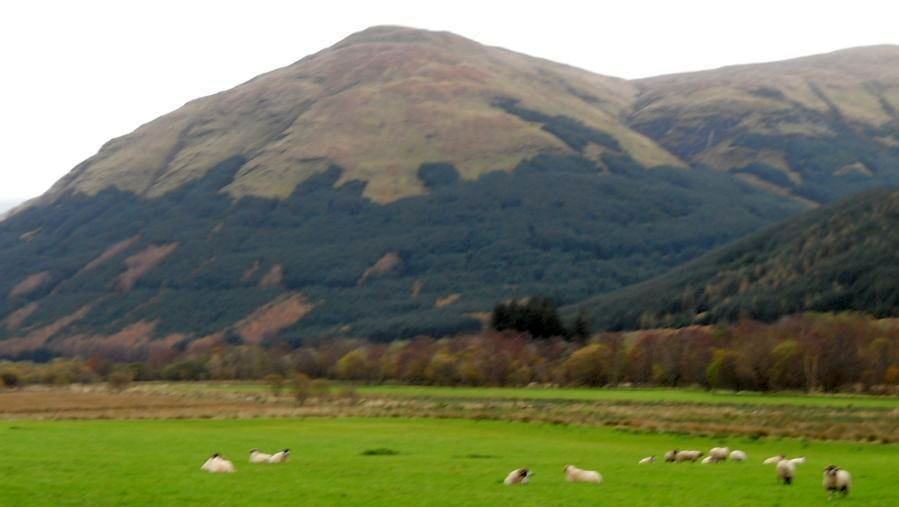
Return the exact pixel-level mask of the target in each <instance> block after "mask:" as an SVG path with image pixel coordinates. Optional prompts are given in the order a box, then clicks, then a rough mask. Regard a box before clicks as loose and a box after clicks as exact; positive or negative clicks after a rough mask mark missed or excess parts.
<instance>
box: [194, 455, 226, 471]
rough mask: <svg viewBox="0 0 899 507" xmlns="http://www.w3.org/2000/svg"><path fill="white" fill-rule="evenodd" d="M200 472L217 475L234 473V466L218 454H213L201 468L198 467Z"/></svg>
mask: <svg viewBox="0 0 899 507" xmlns="http://www.w3.org/2000/svg"><path fill="white" fill-rule="evenodd" d="M200 470H205V471H207V472H209V473H212V474H217V473H228V474H230V473H233V472H234V464H233V463H231V462H230V461H228V460H226V459H225V458H223V457H222V456H221V455H219V453H215V454H213V455H212V456H210V457H209V459H207V460H206V462H205V463H203V466H201V467H200Z"/></svg>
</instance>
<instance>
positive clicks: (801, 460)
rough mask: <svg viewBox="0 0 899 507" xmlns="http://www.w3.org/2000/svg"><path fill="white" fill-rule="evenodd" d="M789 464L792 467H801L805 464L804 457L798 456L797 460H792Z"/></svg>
mask: <svg viewBox="0 0 899 507" xmlns="http://www.w3.org/2000/svg"><path fill="white" fill-rule="evenodd" d="M790 463H792V464H794V465H802V464H805V456H800V457H798V458H793V459H791V460H790Z"/></svg>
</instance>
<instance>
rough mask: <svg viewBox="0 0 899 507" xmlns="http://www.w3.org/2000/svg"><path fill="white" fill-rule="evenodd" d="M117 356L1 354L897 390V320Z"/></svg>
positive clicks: (226, 373)
mask: <svg viewBox="0 0 899 507" xmlns="http://www.w3.org/2000/svg"><path fill="white" fill-rule="evenodd" d="M151 345H152V346H150V347H147V348H145V349H143V351H142V352H141V353H140V356H139V357H135V358H133V359H134V360H133V361H130V362H128V363H121V362H119V363H117V362H113V361H110V360H107V359H104V358H102V357H99V356H92V357H88V358H76V359H56V360H53V361H51V362H48V363H43V364H39V363H26V362H19V363H0V380H2V381H3V383H4V385H6V386H8V387H15V386H19V385H23V384H27V383H56V384H60V383H70V382H92V381H101V380H107V381H109V382H111V383H112V382H118V383H121V382H123V381H124V382H127V381H130V380H132V379H134V380H174V381H178V380H260V379H264V378H266V376H269V378H273V377H271V376H272V375H275V376H278V377H280V378H284V379H289V378H295V377H296V376H297V375H302V376H305V377H308V378H315V379H333V380H340V381H351V382H359V383H382V382H399V383H406V384H421V385H446V386H456V385H460V386H461V385H465V386H525V385H529V384H532V383H537V384H543V385H564V386H591V387H595V386H615V385H634V386H666V387H696V386H701V387H706V388H715V389H733V390H756V391H773V390H802V391H827V392H834V391H848V390H852V391H861V390H863V391H875V392H895V391H896V390H897V389H899V322H897V321H896V320H878V319H873V318H870V317H867V316H864V315H861V314H850V313H847V314H837V315H833V314H813V313H809V314H803V315H797V316H792V317H788V318H784V319H781V320H779V321H777V322H775V323H761V322H757V321H749V320H744V321H740V322H737V323H734V324H728V325H719V326H693V327H686V328H681V329H657V330H644V331H634V332H627V333H601V334H595V335H592V336H590V337H588V338H585V339H577V338H574V337H569V338H568V339H566V338H564V337H562V336H552V337H546V338H542V339H535V338H533V337H531V336H530V335H529V334H528V333H526V332H519V331H515V330H512V329H506V330H504V331H489V332H484V333H478V334H471V335H462V336H456V337H452V338H442V339H434V338H429V337H419V338H415V339H411V340H401V341H394V342H391V343H380V342H370V341H365V340H359V339H333V340H328V341H322V342H320V343H318V344H308V345H304V346H301V347H298V348H293V349H291V348H289V347H288V346H286V345H284V344H282V345H277V346H270V347H264V346H259V345H247V344H238V345H228V344H227V343H224V342H217V343H216V342H196V343H194V344H191V345H189V346H186V347H163V346H162V345H161V343H156V344H151Z"/></svg>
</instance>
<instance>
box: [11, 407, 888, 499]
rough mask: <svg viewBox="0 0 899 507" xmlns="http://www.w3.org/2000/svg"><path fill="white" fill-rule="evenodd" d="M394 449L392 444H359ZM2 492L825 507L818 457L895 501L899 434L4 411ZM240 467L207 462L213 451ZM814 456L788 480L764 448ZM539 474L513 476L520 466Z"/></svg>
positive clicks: (866, 492) (870, 494)
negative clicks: (91, 416) (797, 434)
mask: <svg viewBox="0 0 899 507" xmlns="http://www.w3.org/2000/svg"><path fill="white" fill-rule="evenodd" d="M718 444H727V445H729V446H731V447H732V448H740V449H743V450H745V451H746V452H748V453H749V457H750V459H749V462H748V463H743V464H736V463H725V464H719V465H699V464H695V465H694V464H677V465H674V464H665V463H655V464H653V465H648V466H646V465H644V466H639V465H637V464H636V463H637V460H638V459H639V458H641V457H643V456H646V455H649V454H656V455H661V454H663V453H664V452H665V451H666V450H667V449H669V448H672V447H679V448H696V449H702V450H707V449H708V448H709V447H712V446H715V445H718ZM252 447H259V448H261V449H264V450H269V451H274V450H276V449H278V448H282V447H289V448H291V449H292V451H293V458H292V460H291V461H290V462H288V463H286V464H284V465H253V466H251V465H249V464H248V463H246V456H247V452H248V450H249V449H250V448H252ZM375 448H389V449H393V450H396V451H398V452H399V454H397V455H395V456H363V455H362V452H363V451H365V450H367V449H375ZM0 449H2V454H0V455H2V459H0V477H2V478H3V488H2V490H0V504H2V505H4V506H6V505H8V506H23V505H29V506H34V505H53V506H61V505H79V506H81V505H91V506H105V505H154V506H163V505H223V506H230V505H304V506H319V505H321V506H328V505H334V506H338V505H339V506H355V505H360V506H361V505H366V506H390V507H403V506H437V505H441V506H442V505H446V506H499V505H516V506H543V507H545V506H555V505H558V506H566V507H570V506H588V505H589V506H593V505H627V506H629V507H638V506H653V507H658V506H673V505H690V506H691V507H696V506H705V505H709V506H711V505H716V506H722V505H726V506H753V507H756V506H776V505H782V506H791V507H794V506H804V505H823V504H824V503H825V494H824V491H823V489H822V487H821V469H822V468H823V467H824V466H826V465H827V464H830V463H834V464H838V465H840V466H842V467H844V468H846V469H848V470H850V471H851V472H852V474H853V478H854V482H855V490H854V491H853V492H852V494H851V495H850V497H849V498H847V499H845V500H842V501H841V502H843V503H846V504H852V505H860V506H862V505H864V506H895V505H899V489H897V487H896V485H897V484H899V446H897V445H895V444H892V445H881V444H852V443H833V442H815V441H800V440H775V439H759V440H749V439H738V438H734V439H730V440H727V441H721V440H716V439H708V438H705V439H703V438H696V437H688V436H681V435H666V434H661V435H660V434H633V433H626V432H621V431H616V430H613V429H608V428H584V427H578V426H565V425H544V424H534V423H531V424H525V423H512V422H499V421H462V420H437V419H354V418H348V419H331V418H323V419H250V420H169V421H56V422H35V421H5V422H4V423H2V425H0ZM216 451H217V452H220V453H223V454H224V455H225V456H227V457H229V458H230V459H232V461H234V463H235V465H236V466H237V473H235V474H233V475H212V474H206V473H204V472H201V471H200V469H199V467H200V465H201V464H202V462H203V461H204V460H205V458H206V457H207V456H208V455H209V454H211V453H213V452H216ZM778 452H784V453H786V454H788V455H805V456H807V457H808V460H809V462H808V463H807V464H805V465H801V466H800V467H799V469H798V473H797V478H796V483H795V485H793V486H792V487H784V486H779V485H777V484H776V483H775V478H774V468H773V467H772V466H765V465H762V464H761V460H762V459H763V458H764V457H767V456H769V455H772V454H776V453H778ZM566 463H574V464H576V465H579V466H581V467H583V468H592V469H597V470H599V471H600V472H601V473H602V474H603V476H604V478H605V482H604V483H603V484H602V485H601V486H595V485H586V484H568V483H565V482H564V480H563V474H562V466H563V465H565V464H566ZM521 466H528V467H531V468H532V469H533V470H534V471H535V475H534V477H533V482H532V483H531V484H529V485H527V486H520V487H506V486H503V485H502V484H501V480H502V478H503V477H504V476H505V474H506V473H507V472H509V471H510V470H512V469H514V468H517V467H521Z"/></svg>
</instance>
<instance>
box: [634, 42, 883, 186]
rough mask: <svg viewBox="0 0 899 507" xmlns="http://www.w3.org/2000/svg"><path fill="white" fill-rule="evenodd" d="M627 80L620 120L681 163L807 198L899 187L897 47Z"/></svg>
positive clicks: (849, 51)
mask: <svg viewBox="0 0 899 507" xmlns="http://www.w3.org/2000/svg"><path fill="white" fill-rule="evenodd" d="M635 85H636V86H637V87H638V89H639V92H638V94H637V97H638V98H637V100H636V102H635V104H634V107H633V110H632V112H631V114H630V115H629V117H628V124H629V125H630V126H631V127H633V128H634V129H635V130H637V131H639V132H641V133H643V134H645V135H647V136H648V137H651V138H652V139H653V140H655V141H656V142H658V143H659V144H660V145H661V146H663V147H664V148H666V149H667V150H669V151H670V152H671V153H673V154H675V155H676V156H678V157H679V158H680V159H681V160H683V161H684V162H686V163H689V164H690V165H693V166H699V165H701V166H706V167H711V168H714V169H716V170H720V171H729V172H731V173H732V174H734V175H736V176H737V177H740V178H743V179H744V180H745V181H748V182H751V183H753V184H756V185H759V186H762V187H764V188H767V189H769V190H771V191H773V192H778V193H781V194H783V195H787V196H791V197H794V198H797V199H801V200H805V201H810V202H812V203H825V202H829V201H831V200H833V199H836V198H839V197H842V196H846V195H849V194H851V193H853V192H856V191H859V190H862V189H865V188H870V187H871V186H878V185H882V184H889V185H895V184H897V183H899V171H897V168H899V46H874V47H865V48H854V49H847V50H842V51H836V52H834V53H829V54H824V55H816V56H809V57H805V58H798V59H794V60H788V61H783V62H774V63H767V64H756V65H739V66H734V67H725V68H722V69H717V70H711V71H704V72H693V73H688V74H677V75H671V76H661V77H657V78H651V79H644V80H640V81H636V82H635Z"/></svg>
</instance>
